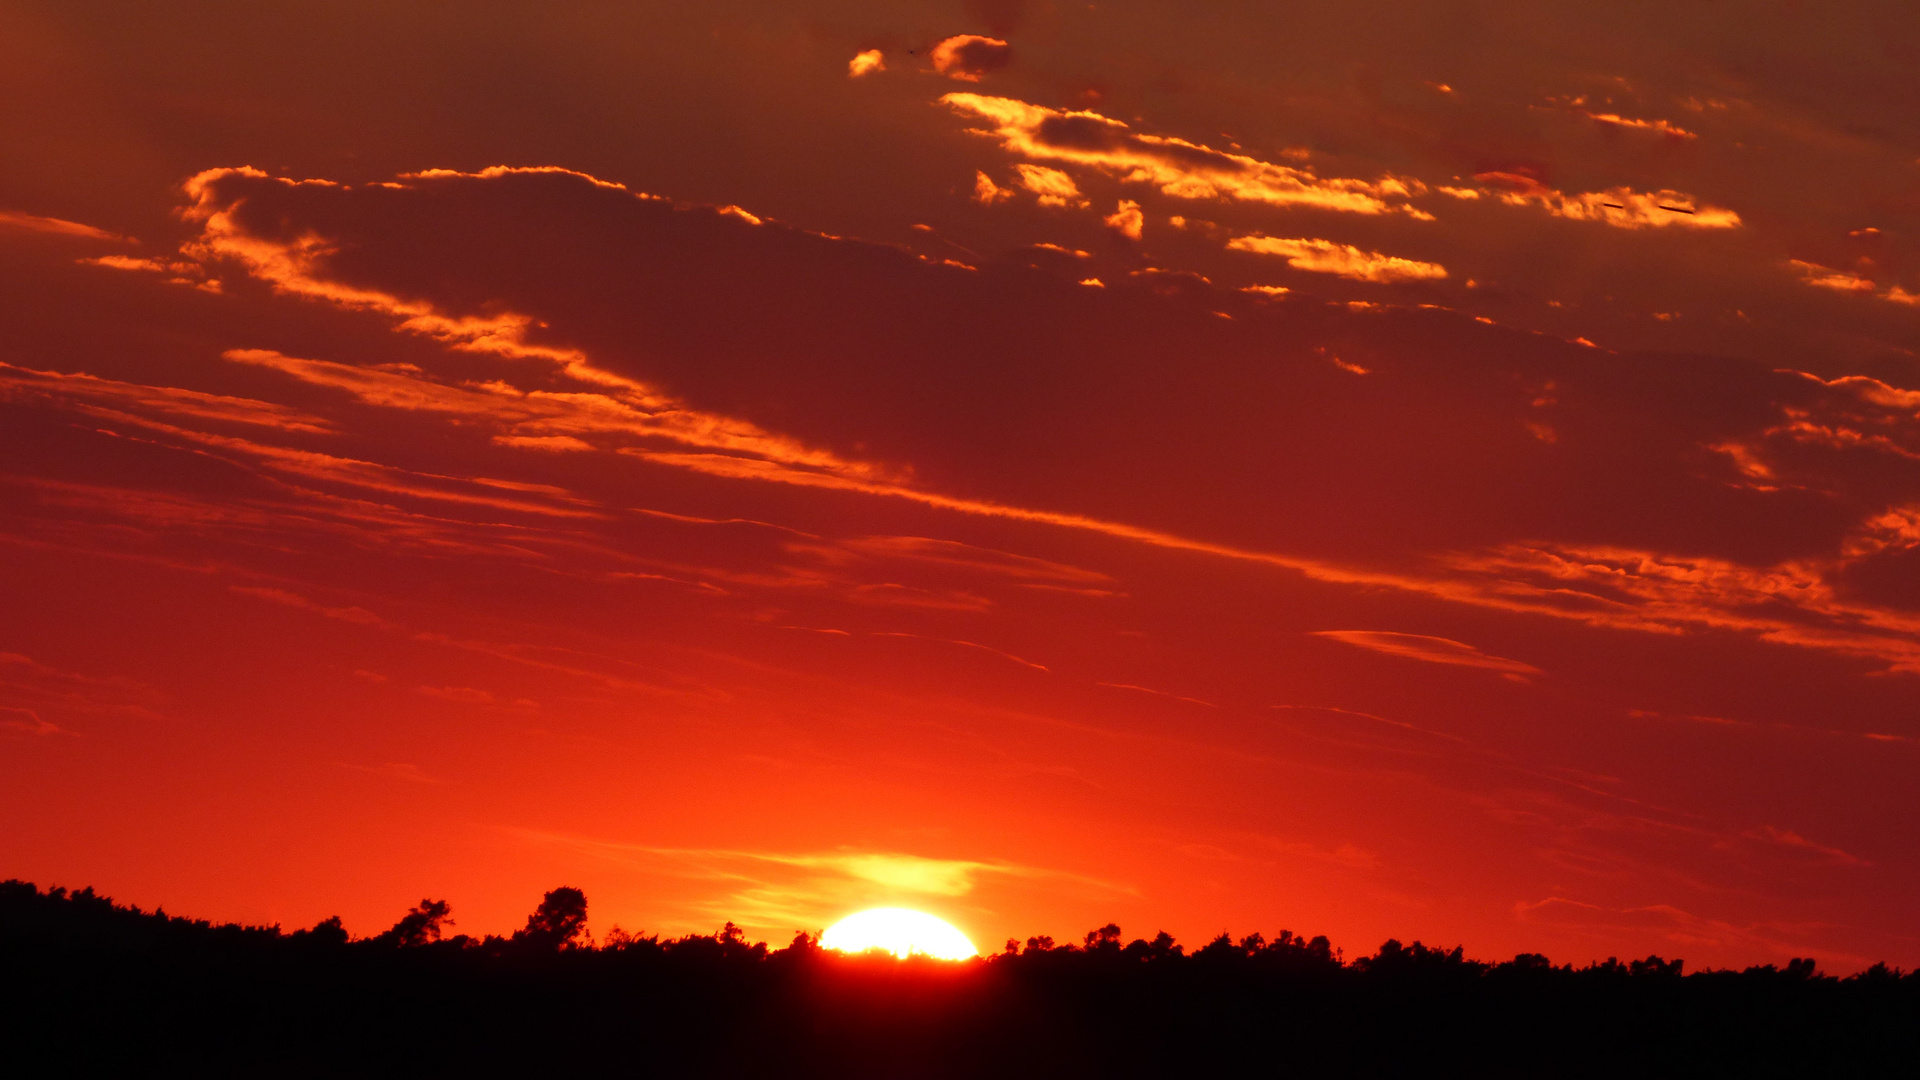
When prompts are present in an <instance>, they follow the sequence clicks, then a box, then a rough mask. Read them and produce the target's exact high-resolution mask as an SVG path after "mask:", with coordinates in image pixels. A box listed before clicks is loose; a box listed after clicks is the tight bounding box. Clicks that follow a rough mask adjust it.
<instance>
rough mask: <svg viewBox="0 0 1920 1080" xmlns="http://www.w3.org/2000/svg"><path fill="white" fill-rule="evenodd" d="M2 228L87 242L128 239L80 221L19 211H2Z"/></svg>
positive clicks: (0, 214)
mask: <svg viewBox="0 0 1920 1080" xmlns="http://www.w3.org/2000/svg"><path fill="white" fill-rule="evenodd" d="M0 228H7V229H23V230H25V231H27V232H38V233H51V234H53V235H55V236H76V237H80V238H82V239H86V240H125V239H126V237H124V236H119V235H117V234H115V233H110V232H108V231H107V230H105V229H97V228H94V227H93V226H92V225H83V224H81V223H80V222H78V221H68V220H66V219H65V218H56V217H41V216H39V215H38V214H28V213H24V212H22V211H19V210H0Z"/></svg>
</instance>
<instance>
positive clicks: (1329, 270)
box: [1227, 233, 1447, 283]
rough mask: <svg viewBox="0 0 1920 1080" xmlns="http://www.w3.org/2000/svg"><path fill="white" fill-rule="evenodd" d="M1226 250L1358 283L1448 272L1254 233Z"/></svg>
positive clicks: (1339, 246)
mask: <svg viewBox="0 0 1920 1080" xmlns="http://www.w3.org/2000/svg"><path fill="white" fill-rule="evenodd" d="M1227 247H1228V248H1230V249H1232V250H1234V251H1251V252H1253V253H1255V254H1257V255H1278V256H1280V257H1282V258H1284V259H1286V260H1287V265H1288V266H1291V267H1293V268H1294V269H1296V270H1311V271H1313V272H1315V273H1319V274H1338V275H1340V276H1341V277H1344V278H1352V279H1353V280H1355V281H1375V282H1382V283H1386V282H1395V281H1431V280H1437V279H1439V278H1444V277H1446V276H1447V268H1446V267H1444V266H1441V265H1440V264H1439V263H1430V262H1419V261H1416V260H1414V259H1403V258H1400V257H1399V256H1397V255H1382V254H1380V253H1379V252H1377V251H1366V250H1364V249H1362V248H1357V247H1354V246H1353V245H1352V244H1336V243H1334V242H1333V241H1331V240H1307V239H1293V240H1289V239H1283V238H1281V237H1277V236H1262V235H1260V234H1258V233H1255V234H1254V235H1252V236H1238V237H1235V238H1234V239H1232V240H1230V241H1228V242H1227Z"/></svg>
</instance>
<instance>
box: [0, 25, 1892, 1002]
mask: <svg viewBox="0 0 1920 1080" xmlns="http://www.w3.org/2000/svg"><path fill="white" fill-rule="evenodd" d="M1916 64H1920V13H1917V12H1916V10H1915V8H1914V7H1913V5H1911V4H1908V3H1904V2H1886V3H1841V4H1815V3H1800V2H1784V0H1779V2H1758V0H1756V2H1751V3H1732V2H1730V0H1718V2H1708V0H1697V2H1690V3H1678V4H1676V3H1670V2H1669V3H1658V4H1656V3H1644V2H1638V0H1627V2H1622V0H1610V2H1607V3H1561V4H1548V5H1513V4H1502V3H1493V2H1470V0H1455V2H1436V3H1411V2H1392V0H1366V2H1352V3H1340V4H1303V3H1284V4H1283V3H1244V4H1230V3H1221V4H1208V5H1175V4H1145V3H1121V2H1110V0H1101V2H1099V3H1097V4H1088V3H1070V2H1066V0H1057V2H1047V0H1031V2H1027V3H1021V2H1018V0H984V2H974V3H960V2H952V3H945V2H939V3H921V4H903V3H877V2H858V0H845V2H819V3H791V2H789V3H769V2H749V0H719V2H713V3H703V4H689V5H666V4H649V3H614V2H592V3H586V2H542V3H492V2H475V3H409V4H390V3H348V2H328V3H319V2H311V3H211V2H181V3H170V4H165V5H159V4H155V5H135V4H124V3H109V2H84V0H59V2H45V3H34V2H23V0H4V2H0V877H18V878H24V879H28V880H34V881H38V882H40V883H42V884H43V885H48V884H55V883H59V884H65V885H69V886H76V887H77V886H80V885H88V884H90V885H93V886H95V887H97V888H99V889H100V890H101V891H103V892H106V893H108V894H110V895H112V896H114V897H115V898H117V899H119V900H122V901H125V902H131V903H136V904H140V905H142V906H145V907H153V906H156V905H161V906H164V907H165V908H166V909H167V910H168V911H170V912H175V913H181V914H191V915H195V916H200V917H208V918H215V919H230V920H239V921H246V922H262V923H280V924H282V925H284V926H287V927H289V928H291V927H293V926H305V925H311V924H312V923H314V922H315V921H317V920H319V919H321V918H323V917H325V916H328V915H331V914H335V913H338V914H340V915H342V916H343V917H344V919H345V921H346V925H347V927H348V929H349V930H351V931H353V932H354V933H356V934H368V933H374V932H377V931H379V930H381V929H384V928H385V927H386V926H388V925H390V924H391V923H392V922H393V921H394V920H395V919H396V918H398V917H399V915H400V914H401V913H402V912H403V911H404V910H405V909H406V908H407V907H408V906H409V905H411V904H413V903H415V902H417V901H418V900H419V899H420V898H421V897H422V896H433V897H444V898H446V899H447V900H449V901H451V902H452V905H453V909H454V915H455V918H456V921H457V928H458V929H459V930H461V931H464V932H468V933H476V934H477V933H485V932H503V931H507V930H510V929H513V928H514V927H515V926H517V925H518V924H519V923H520V921H521V920H523V919H524V917H525V915H526V912H527V911H529V910H530V909H531V908H532V906H533V904H534V903H535V902H536V901H537V900H538V899H539V896H540V894H541V892H542V891H543V890H545V889H548V888H552V887H554V886H556V885H560V884H570V885H576V886H579V887H580V888H582V889H584V890H585V891H586V893H587V895H588V897H589V898H590V901H591V904H592V907H591V925H592V928H593V929H594V930H595V931H596V932H604V931H605V930H607V929H609V928H611V927H612V926H613V925H615V924H618V925H620V926H622V927H624V928H626V929H628V930H633V931H646V932H659V933H667V934H680V933H686V932H690V931H699V932H707V931H710V930H712V929H713V928H714V927H716V926H718V925H719V924H720V923H721V922H722V921H724V920H727V919H732V920H734V921H736V922H738V923H740V924H741V925H743V926H744V927H746V928H747V930H748V932H749V933H750V934H751V935H753V936H755V937H764V938H768V939H772V940H775V941H781V942H784V941H785V940H786V939H787V938H788V937H790V936H791V934H792V933H793V931H794V930H796V929H801V928H805V929H811V930H818V929H820V928H821V927H823V926H825V925H827V924H829V923H831V922H833V921H834V920H836V919H837V918H839V917H840V916H842V915H844V914H846V913H848V912H850V911H853V910H857V909H859V908H863V907H870V906H874V905H878V904H897V905H900V906H906V907H912V908H916V909H919V910H923V911H927V912H931V913H933V914H936V915H939V916H941V917H942V918H945V919H947V920H949V921H951V922H952V923H953V924H954V925H956V926H958V927H960V928H961V929H962V930H964V931H965V932H966V933H967V934H969V935H970V936H971V937H972V939H973V940H974V941H975V942H976V943H979V944H980V945H981V946H982V947H983V948H988V949H993V948H997V947H998V943H999V942H1001V941H1003V940H1004V939H1006V938H1008V937H1013V936H1018V937H1020V938H1025V937H1027V936H1028V935H1032V934H1050V935H1052V936H1055V937H1057V938H1061V939H1073V940H1077V939H1078V938H1079V936H1080V934H1081V933H1082V932H1083V931H1085V930H1086V929H1087V928H1088V927H1091V926H1097V925H1100V924H1102V923H1105V922H1107V921H1109V920H1112V921H1116V922H1118V923H1120V925H1121V926H1122V927H1124V928H1125V929H1126V931H1127V932H1128V935H1129V936H1133V935H1135V934H1145V935H1148V936H1151V934H1152V933H1153V932H1154V931H1156V930H1159V929H1166V930H1168V931H1170V932H1172V933H1173V934H1175V935H1176V936H1177V937H1179V938H1181V939H1182V940H1183V941H1186V942H1188V943H1189V944H1194V943H1197V942H1198V941H1201V940H1204V939H1205V938H1208V937H1211V936H1212V935H1214V934H1215V933H1217V932H1219V931H1221V930H1231V931H1233V932H1235V933H1237V934H1239V933H1249V932H1252V931H1255V930H1261V931H1265V932H1267V933H1268V934H1272V933H1274V932H1276V931H1278V930H1280V929H1282V928H1285V929H1292V930H1295V931H1297V932H1303V933H1310V934H1317V933H1324V934H1327V935H1329V936H1330V937H1332V938H1333V939H1334V941H1335V942H1336V943H1337V944H1340V945H1342V946H1344V947H1345V948H1346V950H1347V954H1348V955H1349V956H1352V955H1355V954H1357V953H1364V952H1370V951H1372V949H1373V948H1374V947H1375V946H1377V945H1378V944H1379V942H1380V941H1381V940H1382V939H1384V938H1386V937H1388V936H1395V937H1399V938H1402V939H1412V938H1420V939H1423V940H1426V941H1428V942H1433V943H1441V944H1444V945H1448V946H1451V945H1453V944H1455V943H1459V944H1463V945H1465V946H1466V948H1467V951H1468V953H1469V954H1472V955H1477V956H1484V957H1499V956H1508V955H1512V954H1513V953H1515V952H1518V951H1534V952H1544V953H1547V954H1548V955H1550V956H1552V957H1553V958H1554V959H1555V960H1558V961H1575V962H1584V961H1586V960H1588V959H1593V958H1604V957H1606V956H1608V955H1620V956H1623V957H1624V956H1628V955H1645V954H1646V953H1648V952H1658V953H1660V954H1662V955H1666V956H1682V957H1685V958H1686V959H1687V960H1688V961H1689V963H1690V964H1691V965H1694V966H1700V965H1745V964H1751V963H1767V962H1779V961H1781V960H1784V959H1785V958H1786V957H1788V956H1803V955H1812V956H1815V957H1817V958H1819V959H1820V961H1821V962H1822V964H1823V965H1824V966H1825V967H1826V968H1827V969H1828V970H1831V971H1836V972H1843V971H1848V970H1854V969H1857V968H1859V967H1862V966H1864V965H1866V964H1868V963H1870V962H1872V961H1874V960H1886V961H1888V962H1890V963H1900V964H1904V965H1906V966H1909V967H1911V966H1914V965H1916V964H1920V925H1916V922H1915V918H1914V902H1913V897H1914V895H1915V890H1916V886H1920V813H1917V811H1920V787H1916V783H1915V781H1916V779H1917V776H1916V766H1917V765H1920V356H1917V355H1916V353H1915V351H1914V350H1915V349H1920V80H1916V79H1915V78H1914V76H1913V71H1914V69H1915V65H1916Z"/></svg>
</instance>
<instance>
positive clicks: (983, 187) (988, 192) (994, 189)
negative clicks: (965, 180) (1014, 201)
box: [973, 171, 1013, 206]
mask: <svg viewBox="0 0 1920 1080" xmlns="http://www.w3.org/2000/svg"><path fill="white" fill-rule="evenodd" d="M1011 198H1013V189H1012V188H1003V187H1001V186H1000V185H999V184H996V183H994V182H993V177H991V176H988V175H987V174H986V173H984V172H979V171H975V172H974V174H973V201H974V202H977V203H979V204H980V205H981V206H992V205H993V204H994V203H997V202H1006V201H1007V200H1008V199H1011Z"/></svg>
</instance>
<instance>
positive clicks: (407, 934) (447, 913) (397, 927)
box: [314, 894, 586, 948]
mask: <svg viewBox="0 0 1920 1080" xmlns="http://www.w3.org/2000/svg"><path fill="white" fill-rule="evenodd" d="M548 895H552V894H548ZM581 903H582V904H583V905H584V904H585V903H586V901H585V898H582V900H581ZM452 914H453V906H452V905H450V904H448V903H447V902H446V901H445V900H422V901H420V904H419V906H417V907H415V908H414V909H413V910H412V911H409V912H407V913H406V914H405V915H402V916H400V921H399V922H397V923H394V924H393V928H392V929H390V930H388V931H387V932H386V933H384V934H381V935H380V936H378V937H376V938H374V940H375V941H378V942H382V943H384V944H388V945H398V946H400V947H402V948H411V947H413V946H416V945H426V944H429V943H431V942H435V941H439V940H440V933H441V930H442V928H444V927H448V926H452V925H453V919H452V917H451V916H452ZM333 923H334V927H335V929H338V928H339V925H340V919H339V917H338V916H335V917H334V920H333ZM322 925H323V926H324V925H325V924H324V923H323V924H322ZM314 931H315V932H316V933H318V932H319V931H320V927H317V926H316V927H314ZM340 940H342V941H345V940H346V932H345V931H341V936H340Z"/></svg>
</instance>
